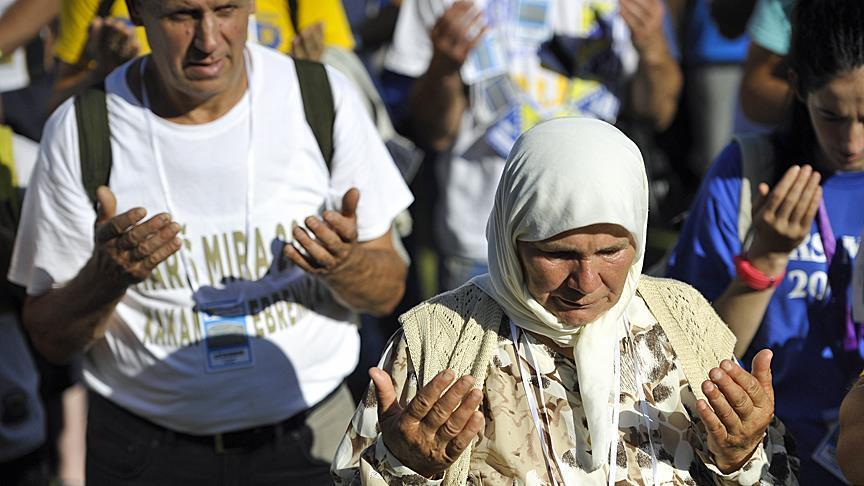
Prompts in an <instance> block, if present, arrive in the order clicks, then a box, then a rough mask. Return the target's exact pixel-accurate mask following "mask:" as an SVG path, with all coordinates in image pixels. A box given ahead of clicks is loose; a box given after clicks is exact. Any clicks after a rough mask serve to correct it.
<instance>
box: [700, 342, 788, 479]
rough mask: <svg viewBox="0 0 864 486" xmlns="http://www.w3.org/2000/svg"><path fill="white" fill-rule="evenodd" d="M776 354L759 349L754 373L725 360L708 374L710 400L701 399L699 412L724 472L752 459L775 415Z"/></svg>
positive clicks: (706, 386)
mask: <svg viewBox="0 0 864 486" xmlns="http://www.w3.org/2000/svg"><path fill="white" fill-rule="evenodd" d="M772 356H773V354H772V353H771V351H770V350H768V349H763V350H762V351H759V353H758V354H756V356H755V357H754V358H753V373H752V374H750V373H748V372H747V371H745V370H744V369H743V368H741V367H740V366H738V364H737V363H735V362H733V361H732V360H728V359H724V360H723V361H722V362H721V363H720V367H719V368H714V369H712V370H711V371H710V372H709V373H708V377H709V378H710V380H705V381H704V382H702V391H703V392H704V393H705V396H706V397H707V398H708V402H707V403H706V402H705V400H699V401H697V402H696V411H697V412H698V413H699V417H701V418H702V422H703V423H704V424H705V430H706V431H707V432H708V450H709V451H710V452H711V454H713V455H714V463H715V464H716V465H717V467H718V468H719V469H720V471H722V472H723V473H730V472H733V471H736V470H738V469H740V468H741V466H743V465H744V463H745V462H747V460H748V459H750V456H752V455H753V452H754V451H755V450H756V448H757V447H758V446H759V444H760V443H761V442H762V437H764V435H765V431H766V430H767V429H768V424H769V423H770V422H771V418H772V417H773V416H774V387H773V385H772V384H771V358H772ZM709 403H710V404H711V406H710V407H709V406H708V404H709Z"/></svg>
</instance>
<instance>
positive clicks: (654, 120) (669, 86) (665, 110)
mask: <svg viewBox="0 0 864 486" xmlns="http://www.w3.org/2000/svg"><path fill="white" fill-rule="evenodd" d="M620 7H621V17H623V18H624V22H626V23H627V26H628V27H629V28H630V32H631V38H632V40H633V45H634V47H636V50H637V51H638V52H639V67H638V68H637V70H636V73H635V74H634V75H633V79H632V80H631V84H630V104H629V107H628V109H629V111H630V112H631V114H633V115H634V116H636V117H638V118H644V119H646V120H649V121H650V122H651V124H652V126H653V127H654V129H655V130H657V131H662V130H664V129H666V127H668V126H669V125H670V124H671V123H672V119H673V118H674V117H675V111H676V109H677V106H678V95H679V94H680V93H681V86H682V83H683V77H682V75H681V68H680V67H678V62H677V61H676V60H675V59H674V58H673V57H672V54H671V53H670V51H669V46H668V44H667V42H666V36H665V34H664V32H663V19H664V17H665V15H666V13H665V7H664V6H663V2H662V0H621V3H620Z"/></svg>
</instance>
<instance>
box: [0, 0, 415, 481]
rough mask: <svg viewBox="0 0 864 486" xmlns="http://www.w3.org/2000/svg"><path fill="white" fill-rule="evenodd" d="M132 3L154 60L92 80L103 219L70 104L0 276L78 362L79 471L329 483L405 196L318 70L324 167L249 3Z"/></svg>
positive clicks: (394, 293)
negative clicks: (250, 39)
mask: <svg viewBox="0 0 864 486" xmlns="http://www.w3.org/2000/svg"><path fill="white" fill-rule="evenodd" d="M128 4H129V7H130V12H131V14H132V18H133V20H134V21H135V23H136V24H139V25H143V26H144V28H145V29H146V31H147V35H148V39H149V41H150V44H151V48H152V54H151V55H150V56H147V57H143V58H138V59H135V60H133V61H130V62H129V63H127V64H124V65H123V66H121V67H120V68H118V69H117V70H116V71H114V72H113V73H112V74H111V75H110V76H109V77H108V78H107V79H106V83H105V88H106V93H107V106H108V114H109V127H110V133H111V150H112V154H113V164H112V166H111V172H110V179H109V184H108V187H101V188H99V190H98V193H97V196H98V201H99V205H98V206H99V211H98V214H97V211H96V210H94V208H93V205H92V204H91V202H90V200H89V198H88V196H87V193H86V191H85V189H84V187H83V185H82V174H81V166H80V161H79V160H78V159H79V157H78V153H79V147H78V133H77V126H76V120H75V116H76V115H75V107H74V103H73V102H72V101H71V100H69V101H67V102H66V103H64V104H63V105H62V106H61V107H60V108H59V109H58V110H57V112H55V113H54V115H53V116H52V117H51V119H50V120H49V122H48V124H47V126H46V129H45V136H44V138H43V143H42V147H41V152H40V157H39V160H38V162H37V165H36V167H35V169H34V173H33V176H32V179H31V184H30V187H29V188H28V192H27V197H26V200H25V203H24V209H23V217H22V225H21V227H20V229H19V234H18V239H17V241H16V247H15V254H14V256H13V262H12V266H11V270H10V274H9V275H10V280H12V281H14V282H17V283H19V284H22V285H25V286H26V287H27V292H28V295H29V297H28V300H27V303H26V304H25V309H24V321H25V325H26V327H27V328H28V330H29V331H30V334H31V337H32V338H33V340H34V343H35V345H36V347H37V348H38V349H39V350H40V351H41V352H42V353H43V354H44V355H45V356H46V357H48V358H49V359H51V360H53V361H58V362H62V361H63V360H65V359H67V358H68V357H69V356H71V355H72V354H74V353H76V352H80V351H85V352H86V353H85V358H84V376H85V381H86V383H87V385H88V387H89V388H90V390H91V392H92V393H91V394H90V400H91V401H90V407H91V408H90V419H89V422H88V450H87V476H88V480H87V482H88V484H91V483H92V484H120V483H122V484H184V485H185V484H215V483H216V480H217V479H218V480H219V481H220V482H219V484H244V485H246V484H264V483H266V484H271V483H273V482H275V483H283V484H288V483H291V484H318V483H321V484H324V483H328V482H329V477H328V469H329V462H330V460H331V458H332V456H333V453H334V452H335V448H336V445H337V444H336V442H335V441H338V439H339V436H340V434H341V431H342V430H343V429H344V427H345V424H346V421H347V420H348V419H349V417H350V414H351V411H352V408H353V404H352V403H351V402H350V397H348V395H347V392H346V390H345V388H344V386H343V385H342V381H343V379H344V377H345V376H346V375H348V374H349V373H350V372H351V371H352V370H353V368H354V367H355V365H356V362H357V356H358V351H359V345H360V343H359V339H358V335H357V330H356V327H355V324H354V315H355V312H357V311H363V312H368V313H372V314H386V313H388V312H391V311H392V309H393V308H394V307H395V305H396V304H397V302H398V301H399V299H400V297H401V294H402V291H403V287H404V277H405V271H406V265H405V263H404V261H402V260H401V258H400V257H399V256H398V254H397V253H396V252H395V250H394V249H393V246H392V240H391V235H390V231H391V223H392V220H393V218H394V216H396V215H397V214H398V213H399V212H400V211H402V210H404V209H405V208H406V207H407V206H408V205H409V204H410V203H411V201H412V197H411V194H410V192H409V191H408V189H407V187H406V186H405V184H404V183H403V181H402V179H401V176H400V174H399V172H398V170H397V169H396V167H395V165H394V164H393V162H392V160H391V159H390V156H389V155H388V153H387V151H386V149H385V148H384V145H383V144H382V143H381V142H380V140H379V138H378V136H377V134H376V132H375V128H374V127H373V125H372V123H371V121H370V120H369V119H368V116H367V115H366V114H365V112H364V108H363V106H362V104H361V102H360V101H359V99H358V97H357V95H356V94H355V92H354V91H353V89H352V88H351V86H350V84H349V83H348V81H347V80H346V79H345V78H344V77H343V76H341V75H339V74H338V73H337V72H335V71H333V70H330V69H328V74H329V78H330V83H331V85H332V92H333V100H334V104H335V113H336V115H335V122H334V126H333V131H332V134H333V148H334V152H333V158H332V163H331V165H330V167H329V168H328V167H327V165H326V164H325V162H324V158H323V156H322V154H321V150H320V149H319V147H318V145H317V142H316V139H315V137H314V136H313V133H312V130H311V129H310V127H309V125H308V123H307V121H306V119H305V116H304V109H303V103H302V100H301V94H300V91H299V87H298V82H297V76H296V72H295V64H294V62H293V61H292V60H291V59H290V58H288V57H286V56H283V55H281V54H279V53H278V52H276V51H271V50H269V49H266V48H263V47H259V46H256V45H253V44H247V43H246V36H247V24H248V17H249V15H250V13H251V12H252V10H253V6H254V3H253V2H252V0H239V1H227V0H165V1H160V2H152V1H147V0H129V2H128ZM358 199H359V201H358ZM94 222H95V226H94ZM58 323H63V324H62V325H59V324H58ZM268 481H269V482H268Z"/></svg>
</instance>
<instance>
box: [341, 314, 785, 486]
mask: <svg viewBox="0 0 864 486" xmlns="http://www.w3.org/2000/svg"><path fill="white" fill-rule="evenodd" d="M637 300H639V299H637ZM640 303H641V304H640V306H641V315H643V316H648V318H647V319H642V321H645V322H644V323H637V322H633V323H632V325H631V326H632V327H631V331H630V335H628V336H626V337H625V338H623V339H622V340H621V342H620V351H621V369H622V376H621V393H620V396H619V400H620V414H619V428H618V432H619V435H618V437H619V439H618V445H617V448H618V450H617V455H616V464H615V471H614V473H615V478H616V483H615V484H617V485H652V484H658V485H702V484H742V485H756V484H782V485H789V484H797V480H796V479H795V477H794V475H793V474H791V470H792V469H793V468H795V469H797V459H795V458H794V457H791V456H789V455H788V454H787V451H786V443H787V438H786V437H785V433H784V431H783V427H782V424H780V423H779V422H776V423H775V424H774V425H773V426H772V427H771V429H770V430H769V434H768V435H767V436H766V438H765V441H764V443H763V446H762V447H760V448H759V449H757V452H756V454H754V456H753V457H752V458H751V459H750V461H749V462H748V463H747V464H745V465H744V467H742V468H741V469H740V470H739V471H736V472H734V473H732V474H729V475H723V474H721V473H720V472H719V471H718V470H717V468H716V467H715V466H714V465H713V464H712V462H711V458H710V454H709V453H708V451H707V447H706V445H705V442H704V437H705V432H704V428H703V426H702V424H701V422H700V420H699V417H698V415H697V413H696V411H695V408H694V405H695V400H696V398H695V397H694V395H693V392H692V390H691V386H690V383H689V382H688V380H687V378H686V376H685V375H684V373H683V371H682V367H681V364H680V362H679V360H678V357H677V356H676V354H675V352H674V351H673V348H672V346H671V344H670V342H669V339H668V337H667V336H666V334H665V332H664V331H663V328H662V327H661V326H660V325H659V324H657V322H656V319H653V318H652V317H653V316H652V315H651V313H650V311H648V309H647V307H645V306H644V302H641V300H640ZM523 343H525V344H527V346H528V347H529V348H530V350H531V355H532V356H533V357H534V360H535V361H536V364H535V362H532V360H531V359H528V357H527V355H526V353H525V348H524V347H520V351H519V352H518V354H517V350H516V348H515V346H514V344H513V340H512V339H511V336H510V332H509V327H508V326H501V329H500V330H499V334H498V340H497V349H496V352H495V353H494V355H493V357H492V359H491V361H490V362H489V365H488V370H487V376H486V379H485V382H484V384H483V392H484V401H483V403H482V405H481V411H482V412H483V414H484V416H485V417H486V426H485V430H484V431H483V432H482V435H481V436H480V437H479V439H478V441H476V442H475V444H474V447H473V449H472V450H471V451H470V454H471V455H470V469H469V473H468V478H467V484H475V485H480V484H483V485H516V484H519V485H521V484H525V485H546V484H568V485H583V484H589V485H593V484H607V477H608V469H607V468H606V467H602V468H600V469H597V470H595V471H588V470H587V465H589V464H590V452H591V441H590V437H589V436H588V428H587V424H586V421H585V417H584V413H583V411H582V407H581V398H580V395H579V383H578V379H577V373H576V369H575V366H574V364H573V361H572V360H570V359H569V358H567V357H565V356H564V355H562V354H559V353H557V352H556V351H554V350H552V349H550V348H549V347H547V346H546V345H544V344H542V343H540V342H539V341H537V340H536V339H534V338H533V337H532V336H531V335H530V334H525V338H524V340H523ZM517 360H519V362H521V367H520V366H518V365H515V364H516V363H517ZM636 360H638V364H639V366H636V364H637V361H636ZM383 369H385V370H387V371H388V372H390V374H391V375H392V376H393V378H394V380H395V383H396V390H397V396H399V398H400V403H401V404H402V405H403V406H404V405H405V404H407V403H408V401H410V399H411V398H412V397H413V396H414V395H415V394H416V392H417V383H418V380H417V374H418V370H417V369H416V367H415V365H414V363H413V362H412V361H411V359H410V356H409V353H408V351H407V344H406V341H405V338H404V336H403V335H402V334H401V333H400V334H397V336H395V337H394V338H393V341H392V342H391V347H390V348H389V349H388V352H387V353H386V355H385V357H384V364H383ZM637 369H638V370H639V374H638V376H639V382H640V383H641V384H642V389H643V392H644V396H645V401H644V402H640V401H639V398H638V393H637V391H636V382H637V379H636V378H637V374H636V370H637ZM522 370H524V372H525V373H529V374H530V383H531V389H532V393H533V394H534V396H535V398H536V400H537V402H538V403H542V404H543V405H542V406H541V407H540V409H541V410H540V417H541V421H542V427H543V430H544V432H545V436H546V437H547V440H548V441H550V442H551V450H552V453H553V454H554V456H555V458H554V460H553V461H551V462H550V463H548V464H547V461H546V459H545V457H544V453H543V449H542V446H541V442H540V437H539V435H538V432H537V430H536V429H535V426H534V421H533V420H532V418H531V413H530V409H529V406H528V400H527V398H526V395H525V391H524V388H523V385H522V377H521V371H522ZM538 372H539V373H538ZM538 374H539V378H538ZM611 406H612V404H611V403H610V407H611ZM643 410H644V411H645V412H647V415H648V416H649V417H650V425H649V420H646V419H645V418H644V415H643ZM649 427H650V428H649ZM649 437H650V440H649ZM548 445H550V444H547V446H548ZM652 449H653V454H652ZM652 456H653V457H655V458H656V476H655V475H654V462H653V461H652ZM769 459H770V461H769ZM333 474H334V479H335V481H336V483H337V484H370V485H384V484H429V485H434V484H440V483H441V482H442V480H441V479H438V480H428V479H426V478H423V477H422V476H419V475H417V474H416V473H414V472H413V471H411V470H410V469H408V468H406V467H404V466H403V465H402V464H401V463H399V461H398V459H396V458H395V457H393V455H392V454H390V453H389V451H388V450H387V448H386V447H385V446H384V444H383V441H381V440H380V439H379V431H378V416H377V408H376V400H375V395H374V391H372V390H371V389H370V391H369V392H368V394H367V396H366V399H365V400H364V401H363V403H361V404H360V406H359V407H358V408H357V411H356V412H355V414H354V417H353V419H352V421H351V424H350V426H349V428H348V431H347V434H346V436H345V438H344V439H343V442H342V444H341V445H340V447H339V450H338V452H337V455H336V458H335V460H334V463H333Z"/></svg>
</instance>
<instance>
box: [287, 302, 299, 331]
mask: <svg viewBox="0 0 864 486" xmlns="http://www.w3.org/2000/svg"><path fill="white" fill-rule="evenodd" d="M286 307H288V321H289V322H290V323H291V325H292V326H294V325H296V324H297V304H295V303H294V302H288V305H287V306H286Z"/></svg>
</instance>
